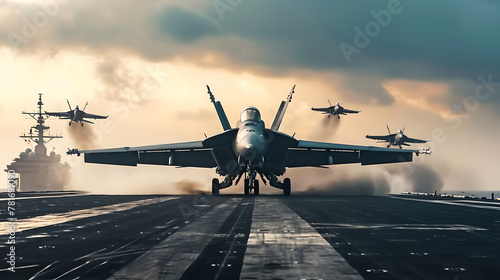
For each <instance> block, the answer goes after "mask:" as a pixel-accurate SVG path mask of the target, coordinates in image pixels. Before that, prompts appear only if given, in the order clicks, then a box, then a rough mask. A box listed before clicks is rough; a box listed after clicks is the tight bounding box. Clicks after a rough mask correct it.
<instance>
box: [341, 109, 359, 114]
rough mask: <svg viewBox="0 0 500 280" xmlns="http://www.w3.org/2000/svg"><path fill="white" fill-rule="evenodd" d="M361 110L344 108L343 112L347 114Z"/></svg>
mask: <svg viewBox="0 0 500 280" xmlns="http://www.w3.org/2000/svg"><path fill="white" fill-rule="evenodd" d="M359 112H361V111H355V110H349V109H344V110H342V113H345V114H357V113H359Z"/></svg>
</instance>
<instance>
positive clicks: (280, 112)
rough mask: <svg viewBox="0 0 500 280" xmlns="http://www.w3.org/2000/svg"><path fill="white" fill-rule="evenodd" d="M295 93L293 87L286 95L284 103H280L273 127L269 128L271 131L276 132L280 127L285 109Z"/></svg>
mask: <svg viewBox="0 0 500 280" xmlns="http://www.w3.org/2000/svg"><path fill="white" fill-rule="evenodd" d="M294 92H295V85H293V87H292V90H291V91H290V93H289V94H288V97H287V98H286V101H281V104H280V108H279V109H278V112H276V117H274V121H273V125H272V126H271V130H274V131H278V130H279V128H280V125H281V121H282V120H283V117H284V116H285V112H286V108H288V103H290V102H291V101H292V95H293V93H294Z"/></svg>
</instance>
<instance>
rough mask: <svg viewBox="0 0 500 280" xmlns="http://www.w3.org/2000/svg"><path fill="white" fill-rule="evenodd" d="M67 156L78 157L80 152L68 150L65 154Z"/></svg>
mask: <svg viewBox="0 0 500 280" xmlns="http://www.w3.org/2000/svg"><path fill="white" fill-rule="evenodd" d="M66 154H67V155H77V156H80V152H79V151H78V149H70V148H68V151H67V152H66Z"/></svg>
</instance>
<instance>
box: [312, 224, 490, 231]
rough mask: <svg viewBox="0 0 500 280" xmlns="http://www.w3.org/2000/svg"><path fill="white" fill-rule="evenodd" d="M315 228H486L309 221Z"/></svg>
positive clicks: (472, 229)
mask: <svg viewBox="0 0 500 280" xmlns="http://www.w3.org/2000/svg"><path fill="white" fill-rule="evenodd" d="M311 225H312V226H314V228H316V229H389V230H393V229H396V230H463V231H475V230H487V229H485V228H479V227H474V226H469V225H461V224H369V223H359V224H345V223H311Z"/></svg>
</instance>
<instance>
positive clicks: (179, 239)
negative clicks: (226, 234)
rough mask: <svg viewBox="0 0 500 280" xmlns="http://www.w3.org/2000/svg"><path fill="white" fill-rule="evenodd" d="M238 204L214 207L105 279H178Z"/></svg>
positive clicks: (229, 203)
mask: <svg viewBox="0 0 500 280" xmlns="http://www.w3.org/2000/svg"><path fill="white" fill-rule="evenodd" d="M240 201H241V199H239V198H233V199H230V200H228V201H226V202H224V203H222V204H221V205H218V206H216V207H215V208H214V209H212V210H210V211H209V212H208V213H206V214H205V215H203V216H201V217H199V218H198V219H197V220H195V221H194V222H193V223H191V224H189V225H187V226H186V227H184V228H182V229H181V230H179V231H177V232H176V233H174V234H172V235H171V236H170V237H168V238H167V239H165V240H163V241H162V242H161V243H160V244H158V245H157V246H155V247H154V248H152V249H151V250H149V251H147V252H146V253H144V254H143V255H141V256H140V257H139V258H137V259H136V260H135V261H133V262H132V263H130V264H128V265H127V266H125V267H124V268H122V269H121V270H119V271H118V272H116V273H115V274H113V275H112V276H111V277H110V278H108V280H110V279H113V280H115V279H116V280H118V279H120V280H125V279H127V280H130V279H137V280H143V279H148V280H153V279H162V280H164V279H179V278H180V277H181V276H182V274H183V273H184V271H185V270H186V269H187V268H188V267H189V266H190V265H191V264H192V263H193V262H194V261H195V260H196V258H197V257H198V256H199V255H200V254H201V253H202V252H203V250H204V249H205V247H206V246H207V245H208V243H209V242H210V240H212V238H213V237H214V235H215V234H216V233H217V231H218V230H219V228H220V226H221V225H222V223H223V222H224V221H225V220H226V219H227V218H228V217H229V215H230V214H231V213H232V212H233V210H234V209H235V208H236V206H237V205H238V204H239V202H240ZM200 277H201V276H200Z"/></svg>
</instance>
